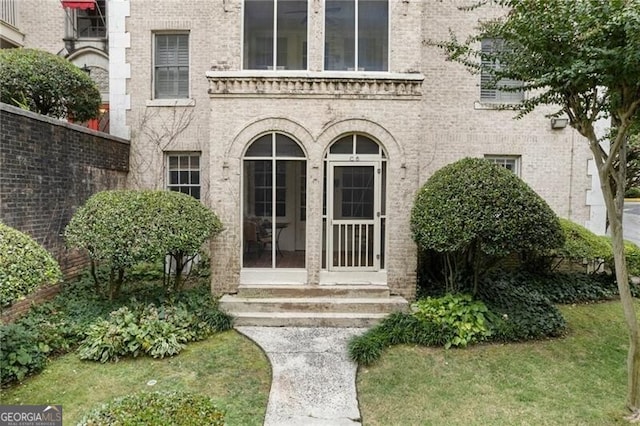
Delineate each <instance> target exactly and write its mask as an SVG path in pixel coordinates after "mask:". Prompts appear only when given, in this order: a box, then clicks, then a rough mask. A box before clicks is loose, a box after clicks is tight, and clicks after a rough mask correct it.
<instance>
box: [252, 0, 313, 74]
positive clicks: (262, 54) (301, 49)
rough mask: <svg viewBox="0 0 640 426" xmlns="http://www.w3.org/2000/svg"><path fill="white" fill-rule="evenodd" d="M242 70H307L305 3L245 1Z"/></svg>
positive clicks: (263, 0) (297, 0) (265, 0)
mask: <svg viewBox="0 0 640 426" xmlns="http://www.w3.org/2000/svg"><path fill="white" fill-rule="evenodd" d="M243 63H244V66H243V68H244V69H251V70H305V69H307V0H245V2H244V62H243Z"/></svg>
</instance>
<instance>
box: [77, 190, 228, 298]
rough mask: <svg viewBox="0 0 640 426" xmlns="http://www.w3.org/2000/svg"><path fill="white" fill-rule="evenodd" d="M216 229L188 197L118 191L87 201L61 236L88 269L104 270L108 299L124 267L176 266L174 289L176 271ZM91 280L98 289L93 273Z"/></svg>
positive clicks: (176, 278)
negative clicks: (81, 253)
mask: <svg viewBox="0 0 640 426" xmlns="http://www.w3.org/2000/svg"><path fill="white" fill-rule="evenodd" d="M221 229H222V225H221V223H220V220H219V219H218V217H217V216H216V215H215V214H214V213H213V212H212V211H210V210H209V209H207V208H206V207H204V206H203V205H202V204H201V203H200V202H199V201H198V200H196V199H194V198H193V197H190V196H188V195H185V194H181V193H178V192H172V191H132V190H118V191H103V192H100V193H98V194H95V195H93V196H92V197H91V198H89V200H87V202H86V203H85V204H84V205H83V206H82V207H80V208H79V209H78V211H77V212H76V213H75V214H74V216H73V218H72V219H71V221H70V222H69V225H68V226H67V228H66V230H65V237H66V241H67V244H68V245H69V246H71V247H76V248H82V249H86V250H87V251H88V253H89V256H90V257H91V259H92V261H93V262H94V264H100V263H104V264H106V265H108V267H109V269H110V276H109V287H110V291H109V294H110V297H115V296H116V295H117V294H118V292H119V290H120V287H121V285H122V282H123V279H124V274H125V271H126V270H127V269H128V268H131V267H132V266H133V265H135V264H137V263H139V262H145V261H146V262H153V261H158V260H164V258H165V256H171V257H172V259H173V261H174V262H175V264H176V265H177V266H176V267H175V276H174V281H173V287H174V289H176V290H179V289H180V288H181V285H182V266H184V264H185V263H186V262H187V261H188V260H190V259H193V258H194V257H195V256H196V255H197V253H198V250H199V249H200V247H201V246H202V244H203V243H204V242H205V240H206V239H207V238H209V237H211V236H213V235H215V234H217V233H218V232H220V230H221ZM94 279H95V281H96V284H98V281H99V280H98V277H97V275H96V274H95V273H94ZM167 284H170V283H169V280H167Z"/></svg>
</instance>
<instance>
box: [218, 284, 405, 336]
mask: <svg viewBox="0 0 640 426" xmlns="http://www.w3.org/2000/svg"><path fill="white" fill-rule="evenodd" d="M220 308H221V309H222V310H223V311H225V312H227V313H229V314H231V315H233V316H234V317H235V325H236V326H266V327H370V326H372V325H374V324H376V323H378V322H379V321H380V320H381V319H382V318H384V317H385V316H387V315H388V314H390V313H392V312H396V311H404V310H406V309H408V303H407V301H406V300H405V299H404V298H403V297H400V296H392V295H390V293H389V288H388V287H387V286H384V285H367V284H362V285H353V284H349V285H320V286H317V285H316V286H309V285H286V284H285V285H275V284H274V285H268V284H245V285H240V287H239V288H238V293H237V294H236V295H225V296H223V297H222V298H221V299H220Z"/></svg>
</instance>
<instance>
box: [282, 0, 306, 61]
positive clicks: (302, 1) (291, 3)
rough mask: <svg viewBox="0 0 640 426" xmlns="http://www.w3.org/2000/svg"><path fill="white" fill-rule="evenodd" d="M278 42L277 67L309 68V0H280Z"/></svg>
mask: <svg viewBox="0 0 640 426" xmlns="http://www.w3.org/2000/svg"><path fill="white" fill-rule="evenodd" d="M277 44H278V46H277V49H278V55H277V61H278V63H277V64H276V65H277V69H287V70H304V69H307V64H306V60H305V58H306V50H307V47H306V44H307V0H286V1H283V0H279V1H278V38H277Z"/></svg>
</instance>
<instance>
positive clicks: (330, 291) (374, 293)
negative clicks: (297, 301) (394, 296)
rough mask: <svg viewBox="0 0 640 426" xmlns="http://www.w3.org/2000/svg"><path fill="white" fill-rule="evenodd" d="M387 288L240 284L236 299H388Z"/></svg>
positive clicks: (370, 286) (370, 285) (380, 286)
mask: <svg viewBox="0 0 640 426" xmlns="http://www.w3.org/2000/svg"><path fill="white" fill-rule="evenodd" d="M389 296H390V293H389V287H387V286H386V285H376V284H349V285H292V284H281V285H277V284H241V285H240V286H239V287H238V297H246V298H250V297H251V298H263V297H302V298H306V297H335V298H338V297H347V298H350V297H367V298H388V297H389Z"/></svg>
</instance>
